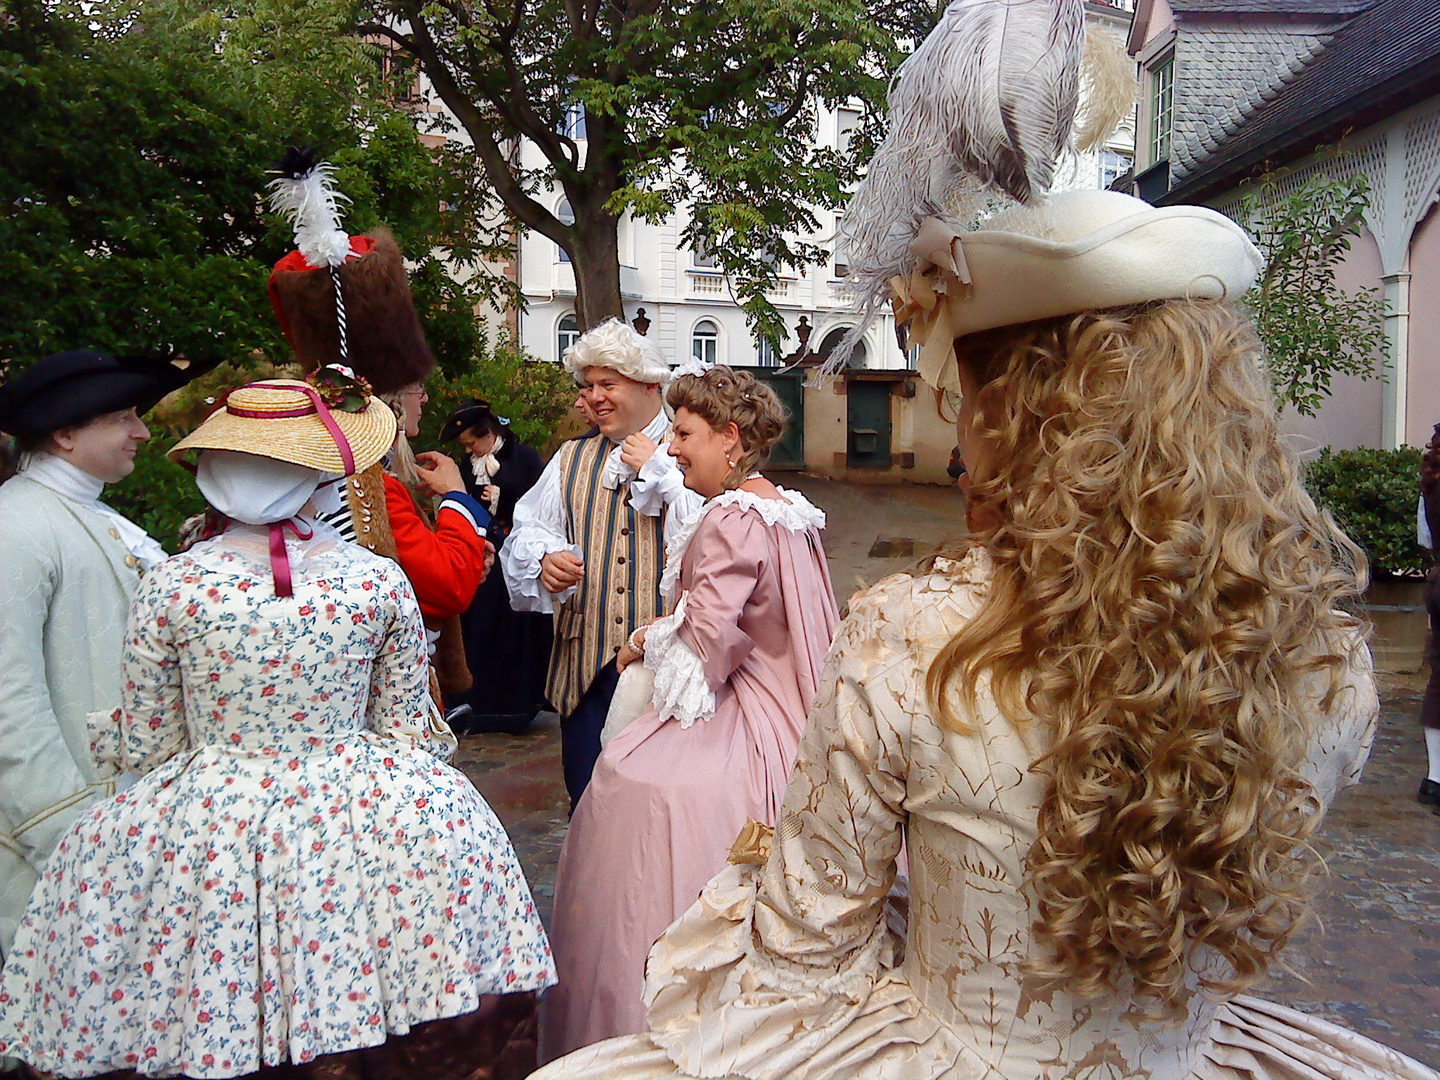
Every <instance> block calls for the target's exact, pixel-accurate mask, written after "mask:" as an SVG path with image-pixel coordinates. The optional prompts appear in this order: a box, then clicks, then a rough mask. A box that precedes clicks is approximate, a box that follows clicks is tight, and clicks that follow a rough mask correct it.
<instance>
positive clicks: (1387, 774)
mask: <svg viewBox="0 0 1440 1080" xmlns="http://www.w3.org/2000/svg"><path fill="white" fill-rule="evenodd" d="M777 479H779V481H780V482H781V483H782V485H783V486H787V487H793V488H797V489H799V490H801V491H804V492H805V494H806V495H807V496H808V497H809V498H810V499H811V500H812V501H813V502H814V503H815V504H816V505H817V506H820V507H821V508H822V509H824V510H826V511H827V513H828V514H829V517H830V521H829V526H828V528H827V530H826V551H827V553H828V554H829V556H830V561H831V573H832V576H833V577H834V580H835V590H836V593H837V595H838V596H839V597H840V598H841V601H842V603H843V602H844V599H845V598H846V597H847V596H849V595H850V594H851V593H853V592H854V591H855V590H856V589H857V588H859V587H862V586H864V585H867V584H871V583H873V582H875V581H877V580H879V579H880V578H881V577H883V576H885V575H886V574H889V573H892V572H894V571H895V570H898V569H901V568H903V567H904V566H905V565H906V564H907V563H908V562H909V558H910V557H911V556H919V555H923V554H925V552H926V551H928V550H929V549H930V548H932V547H933V546H934V545H935V544H936V543H938V542H939V541H940V540H942V539H945V538H947V537H948V536H950V535H952V534H954V532H955V531H956V526H957V517H958V505H957V500H956V497H955V493H954V492H953V491H951V490H948V489H944V488H938V487H918V486H909V485H906V486H902V487H860V486H855V485H842V484H835V483H830V482H827V481H820V480H815V479H813V478H808V477H798V476H787V477H781V478H777ZM872 552H873V553H874V554H872ZM1421 687H1422V684H1421V683H1420V682H1419V680H1418V679H1417V678H1415V677H1397V678H1391V679H1389V680H1387V681H1386V682H1385V683H1384V684H1383V685H1382V691H1383V700H1384V708H1383V710H1382V713H1381V722H1380V731H1379V735H1378V737H1377V739H1376V743H1375V748H1374V751H1373V752H1372V754H1371V757H1370V763H1369V765H1368V767H1367V769H1366V773H1365V780H1364V783H1362V784H1361V785H1359V786H1358V787H1354V788H1351V789H1349V790H1348V791H1346V792H1344V793H1342V794H1341V796H1340V798H1339V799H1338V800H1337V801H1336V804H1335V806H1334V808H1333V809H1332V811H1331V813H1330V815H1329V817H1328V818H1327V819H1326V822H1325V824H1324V826H1323V828H1322V830H1321V834H1320V847H1321V850H1322V853H1323V854H1324V855H1325V857H1326V861H1327V863H1328V865H1329V871H1330V872H1329V875H1328V877H1326V878H1325V879H1324V880H1322V881H1320V882H1319V883H1318V886H1317V890H1316V904H1315V911H1316V914H1317V916H1318V918H1317V919H1316V920H1314V921H1313V922H1312V923H1311V924H1310V925H1309V926H1308V927H1307V928H1306V929H1305V930H1303V931H1302V932H1301V933H1300V934H1298V935H1297V937H1296V939H1295V940H1294V942H1293V943H1292V944H1291V947H1290V949H1289V950H1288V952H1287V953H1286V960H1287V963H1288V965H1289V966H1290V968H1291V969H1292V971H1291V972H1290V973H1284V974H1280V975H1277V976H1273V977H1272V978H1271V979H1270V980H1269V981H1268V982H1266V983H1265V984H1262V985H1261V986H1260V987H1258V988H1257V990H1256V993H1258V994H1260V995H1262V996H1264V997H1268V998H1271V999H1273V1000H1276V1001H1281V1002H1284V1003H1285V1004H1288V1005H1293V1006H1294V1007H1296V1008H1299V1009H1303V1010H1305V1011H1306V1012H1312V1013H1316V1014H1318V1015H1321V1016H1324V1017H1326V1018H1328V1019H1331V1020H1334V1021H1335V1022H1337V1023H1340V1024H1343V1025H1345V1026H1346V1027H1350V1028H1353V1029H1355V1030H1356V1031H1359V1032H1362V1033H1363V1034H1366V1035H1369V1036H1371V1037H1373V1038H1376V1039H1379V1040H1380V1041H1382V1042H1385V1043H1387V1044H1389V1045H1391V1046H1394V1047H1395V1048H1396V1049H1398V1050H1402V1051H1404V1052H1405V1053H1408V1054H1410V1055H1411V1056H1413V1057H1416V1058H1418V1059H1419V1060H1421V1061H1423V1062H1425V1063H1426V1064H1428V1065H1432V1066H1433V1065H1440V816H1436V815H1433V814H1430V813H1427V812H1426V811H1425V810H1423V809H1422V808H1421V807H1420V806H1418V805H1417V804H1416V802H1415V788H1416V786H1417V784H1418V782H1419V777H1420V776H1421V774H1422V771H1423V768H1424V760H1425V748H1424V740H1423V738H1422V737H1421V734H1420V729H1419V727H1418V725H1417V723H1416V721H1415V717H1416V715H1417V713H1418V709H1419V691H1420V689H1421ZM559 738H560V736H559V722H558V720H557V718H556V717H555V715H554V714H553V713H545V714H542V715H541V716H540V717H539V718H538V720H537V721H536V723H535V725H534V726H533V727H532V729H531V730H530V731H529V732H528V733H526V734H525V735H521V736H504V735H471V736H467V737H466V738H464V739H463V740H461V747H460V753H459V755H458V758H457V762H456V763H457V764H458V765H459V766H460V767H461V768H462V769H464V770H465V772H466V774H467V775H469V776H470V778H471V779H472V780H473V781H474V782H475V785H476V786H477V787H478V788H479V789H480V791H481V792H482V793H483V794H484V795H485V797H486V799H488V800H489V801H490V804H491V806H493V807H494V808H495V812H496V813H497V814H498V815H499V817H500V820H501V821H502V822H503V823H504V824H505V827H506V828H507V829H508V830H509V831H510V836H511V839H512V840H513V841H514V843H515V847H516V850H517V851H518V852H519V855H520V860H521V862H522V863H523V864H524V866H525V872H526V874H527V876H528V877H529V879H530V883H531V887H532V889H533V890H534V892H535V898H536V902H537V904H538V905H539V907H540V910H541V913H542V915H543V916H544V917H545V918H546V919H547V920H548V918H549V915H550V908H551V904H552V902H553V898H554V888H555V864H556V861H557V860H558V858H559V856H560V845H561V843H562V842H563V840H564V834H565V826H566V821H567V814H566V810H567V807H568V799H567V798H566V795H565V785H564V783H563V781H562V779H561V774H560V742H559Z"/></svg>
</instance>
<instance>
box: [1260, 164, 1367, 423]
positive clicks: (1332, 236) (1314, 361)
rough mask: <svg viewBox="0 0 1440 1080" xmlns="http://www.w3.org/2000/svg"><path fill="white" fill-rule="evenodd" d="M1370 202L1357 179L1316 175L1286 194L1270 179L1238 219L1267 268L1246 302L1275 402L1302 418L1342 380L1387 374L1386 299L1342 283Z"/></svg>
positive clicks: (1362, 182)
mask: <svg viewBox="0 0 1440 1080" xmlns="http://www.w3.org/2000/svg"><path fill="white" fill-rule="evenodd" d="M1369 203H1370V189H1369V185H1368V183H1367V182H1366V180H1365V177H1364V175H1363V174H1362V173H1359V172H1356V173H1354V174H1353V175H1351V176H1348V177H1345V178H1343V179H1338V180H1332V179H1328V178H1327V177H1325V176H1323V175H1321V176H1317V177H1315V178H1313V179H1311V180H1309V181H1307V182H1306V183H1305V184H1303V185H1302V186H1301V187H1299V188H1298V189H1296V190H1295V191H1293V192H1291V193H1289V194H1282V193H1281V191H1280V189H1279V187H1278V185H1277V183H1276V181H1275V180H1273V179H1272V180H1267V181H1265V182H1264V183H1262V184H1261V185H1260V186H1259V187H1258V188H1256V189H1255V190H1254V191H1252V192H1251V193H1249V194H1248V195H1247V196H1246V201H1245V204H1244V208H1243V210H1242V211H1241V214H1242V217H1243V218H1244V219H1245V220H1246V221H1248V222H1249V223H1250V228H1251V232H1252V234H1253V235H1254V237H1255V242H1256V245H1257V246H1258V247H1259V248H1260V250H1261V252H1263V253H1264V255H1265V260H1266V267H1265V274H1264V276H1263V277H1262V278H1261V279H1260V281H1259V283H1258V284H1257V285H1256V286H1255V288H1254V289H1253V290H1251V292H1250V294H1249V295H1248V296H1247V298H1246V299H1247V302H1248V303H1249V306H1250V308H1251V311H1252V313H1253V314H1254V316H1255V327H1256V329H1257V330H1258V331H1259V334H1260V338H1261V340H1262V341H1263V342H1264V343H1265V354H1266V363H1267V365H1268V367H1269V371H1270V378H1271V381H1272V382H1273V383H1274V385H1275V396H1276V399H1277V400H1278V401H1279V402H1280V403H1281V404H1282V405H1287V404H1288V405H1293V406H1294V407H1295V409H1296V411H1297V412H1299V413H1301V414H1302V415H1304V416H1313V415H1314V414H1315V412H1316V410H1318V409H1319V408H1320V406H1321V404H1323V402H1324V401H1325V399H1326V398H1327V397H1329V396H1330V384H1331V381H1332V380H1333V379H1334V377H1335V376H1336V375H1357V376H1359V377H1360V378H1361V379H1374V378H1380V377H1382V376H1383V374H1384V368H1385V360H1384V357H1385V353H1386V339H1385V316H1386V311H1387V307H1386V304H1385V301H1384V299H1383V298H1382V297H1381V295H1380V292H1379V290H1377V289H1359V290H1356V291H1355V292H1348V293H1347V292H1346V291H1345V290H1344V289H1342V288H1341V287H1340V286H1339V284H1338V283H1337V282H1336V280H1335V271H1336V268H1337V267H1338V266H1339V265H1340V263H1341V262H1343V261H1344V259H1345V254H1346V252H1348V251H1349V250H1350V241H1351V239H1352V238H1353V237H1356V236H1359V235H1360V229H1361V228H1362V226H1363V223H1364V214H1365V209H1366V207H1367V206H1369Z"/></svg>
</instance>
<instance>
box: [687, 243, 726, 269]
mask: <svg viewBox="0 0 1440 1080" xmlns="http://www.w3.org/2000/svg"><path fill="white" fill-rule="evenodd" d="M690 265H692V266H693V267H695V269H697V270H714V269H715V268H716V267H718V266H719V265H720V264H719V263H718V262H717V261H716V260H715V252H713V251H711V250H710V244H709V243H708V242H707V241H706V240H705V238H704V237H703V236H697V237H696V238H695V246H694V247H693V248H691V249H690Z"/></svg>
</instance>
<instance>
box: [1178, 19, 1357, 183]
mask: <svg viewBox="0 0 1440 1080" xmlns="http://www.w3.org/2000/svg"><path fill="white" fill-rule="evenodd" d="M1330 30H1331V27H1330V26H1329V25H1326V24H1320V23H1315V22H1307V23H1305V24H1303V25H1283V24H1275V23H1271V22H1268V21H1251V20H1244V21H1238V22H1230V23H1226V24H1215V23H1212V22H1209V21H1208V20H1207V21H1205V22H1201V23H1184V24H1182V27H1181V31H1180V35H1179V37H1178V39H1177V40H1176V43H1175V100H1174V116H1173V120H1172V124H1171V131H1172V136H1171V138H1172V145H1171V152H1170V174H1171V177H1172V183H1178V182H1179V181H1180V180H1182V179H1183V178H1184V177H1185V176H1187V175H1188V174H1190V173H1191V172H1192V171H1194V170H1195V169H1196V167H1197V166H1200V165H1201V164H1202V163H1203V162H1204V161H1205V160H1206V159H1208V158H1209V157H1210V155H1211V154H1212V153H1214V151H1215V148H1216V147H1217V146H1219V145H1220V144H1221V143H1222V142H1223V141H1224V140H1225V139H1226V138H1227V137H1229V136H1230V135H1231V134H1232V133H1233V132H1236V131H1239V130H1241V129H1242V128H1243V127H1244V125H1245V123H1246V121H1247V120H1248V119H1249V118H1250V117H1251V116H1253V115H1254V113H1255V112H1256V111H1257V110H1259V109H1260V108H1262V107H1263V106H1264V105H1265V103H1266V102H1267V101H1269V100H1270V99H1271V98H1273V97H1274V96H1275V95H1276V94H1278V93H1279V92H1280V91H1281V90H1282V89H1283V88H1284V86H1285V83H1286V81H1287V80H1289V79H1290V78H1291V77H1293V76H1294V75H1295V73H1296V72H1298V71H1300V70H1301V68H1302V67H1303V66H1304V65H1305V63H1306V62H1307V61H1309V60H1310V59H1311V58H1312V57H1313V56H1314V55H1315V54H1316V52H1317V51H1318V50H1319V49H1320V48H1321V47H1322V46H1323V45H1324V43H1325V41H1326V40H1327V39H1328V37H1329V33H1328V32H1329V31H1330Z"/></svg>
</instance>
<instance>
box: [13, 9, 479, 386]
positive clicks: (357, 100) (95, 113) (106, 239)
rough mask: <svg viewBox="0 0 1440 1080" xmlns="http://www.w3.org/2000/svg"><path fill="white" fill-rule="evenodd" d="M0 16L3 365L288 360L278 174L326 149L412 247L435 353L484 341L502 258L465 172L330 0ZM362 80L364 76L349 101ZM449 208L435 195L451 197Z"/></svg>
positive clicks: (365, 216)
mask: <svg viewBox="0 0 1440 1080" xmlns="http://www.w3.org/2000/svg"><path fill="white" fill-rule="evenodd" d="M4 10H5V14H6V16H7V18H6V19H4V20H0V144H3V145H4V147H5V153H4V154H3V155H0V246H3V249H4V250H5V252H6V258H5V260H4V261H3V262H0V367H7V366H9V365H11V364H13V365H15V367H17V368H18V367H23V366H24V365H25V364H27V363H29V362H30V361H31V360H33V359H35V358H37V357H39V356H43V355H46V354H48V353H51V352H57V351H61V350H63V349H68V348H75V347H80V346H91V347H99V348H104V349H109V350H114V351H130V350H144V349H153V348H156V347H159V346H162V345H169V346H173V347H175V348H177V349H178V350H179V351H180V352H182V353H183V354H186V355H190V356H214V355H217V354H218V355H220V356H223V357H225V358H227V359H232V360H234V361H236V362H237V363H240V364H242V365H245V364H249V363H250V358H251V357H252V354H255V353H257V352H258V354H259V355H261V356H265V357H269V358H271V359H275V360H283V359H284V358H286V357H288V355H289V350H288V348H287V347H286V345H285V343H284V341H283V338H282V336H281V334H280V331H279V329H278V327H277V326H276V324H275V319H274V316H273V315H272V313H271V311H270V306H269V303H268V300H267V298H266V293H265V282H266V278H267V277H268V274H269V269H270V266H271V265H272V264H273V263H274V261H275V260H276V259H278V258H280V257H281V256H282V255H284V254H285V253H286V252H287V251H288V250H289V249H290V247H291V246H292V243H291V238H290V235H289V228H288V226H287V225H285V224H284V223H283V222H280V221H278V220H275V219H273V218H272V217H271V216H270V215H268V214H266V213H264V212H263V206H262V196H263V193H264V190H265V184H266V182H267V180H268V179H269V178H268V177H267V175H266V169H267V168H268V167H269V165H270V164H271V163H272V162H273V161H275V160H276V159H277V158H278V157H279V156H280V154H281V153H282V151H283V150H284V148H285V146H286V145H288V144H292V143H294V144H300V145H317V146H319V147H321V148H322V150H323V151H324V152H325V154H326V156H327V157H328V158H329V159H330V160H331V161H332V162H334V163H335V165H336V171H337V180H338V182H339V184H340V186H341V189H342V190H344V191H345V192H346V193H347V194H348V195H349V196H350V197H351V198H352V199H353V203H352V204H351V205H350V207H349V208H348V210H347V214H346V222H345V223H346V226H347V227H348V228H350V229H351V230H352V231H355V232H359V231H362V230H364V229H366V228H369V227H372V226H374V225H376V224H378V223H380V222H384V223H385V224H386V225H388V226H390V228H391V229H392V230H393V231H394V232H395V234H396V236H397V239H398V240H399V241H400V244H401V247H402V249H403V250H405V251H407V252H408V253H410V255H411V257H412V258H415V259H418V261H419V267H418V270H417V273H416V288H415V290H414V291H415V296H416V306H417V308H418V309H419V311H420V315H421V319H422V322H424V323H425V324H426V327H427V330H431V331H432V336H431V341H432V347H433V348H434V349H435V351H436V353H437V355H438V356H439V358H440V359H441V362H442V363H443V364H446V365H447V366H450V367H452V368H457V369H461V368H464V367H465V366H466V364H468V362H469V360H470V358H471V356H472V355H473V353H474V351H475V348H476V346H477V341H476V338H475V334H474V331H473V329H472V328H471V324H473V321H474V320H473V315H472V312H473V309H474V305H475V303H476V300H477V299H478V298H479V295H480V292H481V286H482V285H484V284H485V283H486V282H488V281H490V280H491V279H489V278H486V277H484V276H483V275H481V276H476V277H473V278H472V279H470V281H469V282H468V283H467V284H466V285H465V286H463V287H462V286H460V285H458V284H457V283H456V282H455V281H454V280H453V279H452V278H451V277H450V276H449V275H446V274H444V273H443V272H442V271H441V270H440V267H439V263H438V262H437V260H436V258H435V256H434V255H433V254H432V253H431V252H432V248H433V247H434V245H435V244H437V243H443V244H444V245H446V247H447V249H449V250H451V251H452V252H454V253H455V257H456V258H457V259H459V260H461V261H464V260H466V259H472V260H479V259H480V258H482V256H484V255H486V254H488V253H492V251H493V248H492V247H489V246H487V245H486V243H485V239H484V238H485V235H487V231H486V230H485V229H483V228H482V227H481V225H480V222H479V218H478V217H477V216H476V214H475V213H474V211H473V207H470V206H468V205H467V204H466V203H465V202H464V200H463V199H462V198H461V196H460V194H457V193H458V192H461V191H464V190H468V187H467V185H468V177H465V176H462V175H459V174H457V173H456V172H455V171H454V169H453V168H452V167H451V166H452V162H451V161H450V160H449V159H448V158H446V157H445V156H443V155H442V156H438V157H437V156H436V155H433V154H432V153H431V152H430V151H429V149H428V148H426V147H425V146H424V145H423V144H422V143H421V141H420V138H419V136H418V135H417V132H416V130H415V125H414V124H413V122H412V121H411V119H410V117H409V116H408V115H406V114H404V113H401V112H399V111H398V110H396V109H395V108H393V107H391V106H389V105H387V104H385V103H384V101H383V100H382V99H383V97H384V93H383V91H384V81H383V79H382V77H381V74H380V68H379V66H378V64H377V59H378V50H377V49H376V47H375V46H373V45H366V44H364V43H362V42H360V41H359V40H358V39H357V38H355V37H353V36H352V35H348V34H346V33H345V32H344V31H345V29H346V28H347V27H348V26H349V25H350V23H351V21H352V8H351V6H350V5H349V4H348V3H340V2H338V0H245V2H244V3H234V4H230V5H223V4H222V5H219V6H217V5H214V4H210V3H208V0H207V2H203V3H202V2H201V0H96V2H90V0H86V2H83V3H66V2H61V3H54V2H47V0H5V4H4ZM357 89H368V90H369V91H371V95H370V97H369V98H363V97H357ZM442 202H443V205H442Z"/></svg>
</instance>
